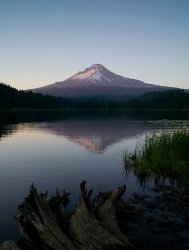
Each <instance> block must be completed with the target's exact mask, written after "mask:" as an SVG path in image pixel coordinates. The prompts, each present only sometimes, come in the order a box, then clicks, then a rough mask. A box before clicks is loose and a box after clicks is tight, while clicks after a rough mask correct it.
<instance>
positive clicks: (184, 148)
mask: <svg viewBox="0 0 189 250" xmlns="http://www.w3.org/2000/svg"><path fill="white" fill-rule="evenodd" d="M123 159H124V166H125V169H126V171H127V172H128V171H130V170H131V169H133V170H134V172H135V174H136V175H137V176H139V177H150V176H156V177H165V178H173V179H177V180H179V181H181V182H184V183H189V130H182V131H173V132H162V133H161V134H156V133H155V134H153V135H151V136H146V138H145V140H144V143H140V144H138V145H137V147H136V149H135V151H134V153H125V154H124V156H123Z"/></svg>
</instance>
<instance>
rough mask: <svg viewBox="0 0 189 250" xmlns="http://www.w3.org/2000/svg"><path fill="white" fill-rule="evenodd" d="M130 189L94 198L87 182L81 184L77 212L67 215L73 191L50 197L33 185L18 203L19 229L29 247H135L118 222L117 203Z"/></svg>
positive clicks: (81, 249)
mask: <svg viewBox="0 0 189 250" xmlns="http://www.w3.org/2000/svg"><path fill="white" fill-rule="evenodd" d="M125 190H126V187H125V186H122V187H120V188H118V190H117V191H115V192H108V193H99V194H98V195H97V197H96V198H95V199H94V200H92V199H91V194H92V190H89V191H88V190H87V189H86V182H85V181H82V182H81V184H80V197H79V201H78V203H77V205H76V208H75V211H73V213H72V214H70V216H67V215H65V208H66V206H67V204H68V201H69V196H70V193H66V192H65V190H64V191H63V193H62V194H61V193H60V192H59V191H58V190H57V192H56V195H55V196H52V197H51V198H48V194H47V192H46V193H41V194H40V193H38V192H37V189H36V188H35V187H34V185H33V184H32V186H31V188H30V193H29V195H28V197H26V198H25V200H24V202H23V204H21V205H19V206H18V210H19V212H20V214H19V215H18V216H17V217H16V218H15V219H16V224H17V228H18V230H19V232H20V234H21V237H22V240H23V241H24V244H25V245H27V249H40V250H41V249H44V250H48V249H49V250H50V249H57V250H95V249H96V250H105V249H106V250H111V249H114V250H116V249H127V248H130V247H131V243H130V242H129V241H128V239H127V238H126V236H125V235H123V234H122V233H121V231H120V229H119V227H118V225H117V221H116V216H115V206H116V202H117V201H118V200H119V199H120V198H121V196H122V195H123V194H124V192H125Z"/></svg>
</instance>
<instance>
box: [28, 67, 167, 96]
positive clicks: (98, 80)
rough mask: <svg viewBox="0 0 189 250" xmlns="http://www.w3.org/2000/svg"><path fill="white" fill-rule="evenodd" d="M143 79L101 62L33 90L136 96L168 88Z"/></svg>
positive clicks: (88, 94) (47, 92) (55, 93)
mask: <svg viewBox="0 0 189 250" xmlns="http://www.w3.org/2000/svg"><path fill="white" fill-rule="evenodd" d="M168 89H171V88H170V87H163V86H159V85H154V84H148V83H144V82H143V81H140V80H136V79H131V78H127V77H123V76H120V75H117V74H115V73H113V72H111V71H110V70H108V69H106V68H105V67H104V66H103V65H101V64H93V65H92V66H91V67H89V68H86V69H85V70H84V71H80V72H78V73H77V74H75V75H73V76H71V77H70V78H68V79H67V80H65V81H62V82H56V83H54V84H50V85H47V86H44V87H41V88H35V89H31V91H32V92H35V93H42V94H49V95H54V96H64V97H77V96H85V97H86V96H87V97H90V96H120V95H122V96H123V95H124V96H125V95H127V96H135V95H141V94H144V93H147V92H151V91H157V90H168Z"/></svg>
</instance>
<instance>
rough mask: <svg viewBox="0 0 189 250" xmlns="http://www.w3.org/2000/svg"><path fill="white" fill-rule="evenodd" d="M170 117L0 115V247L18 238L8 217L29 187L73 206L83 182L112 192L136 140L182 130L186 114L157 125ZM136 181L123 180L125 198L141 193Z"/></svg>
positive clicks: (134, 114)
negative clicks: (63, 195) (62, 195)
mask: <svg viewBox="0 0 189 250" xmlns="http://www.w3.org/2000/svg"><path fill="white" fill-rule="evenodd" d="M155 115H157V116H155ZM169 115H170V116H171V117H172V118H173V116H172V115H173V114H172V113H171V114H169V113H167V116H166V115H164V114H162V116H160V113H158V114H155V113H154V112H152V113H151V112H146V113H145V114H142V113H141V112H130V111H127V112H125V111H124V112H123V111H122V112H115V111H114V112H113V111H111V112H104V111H98V112H95V111H92V112H91V111H90V112H89V111H87V112H83V111H82V112H78V111H75V112H70V111H69V112H60V111H57V112H56V111H38V112H24V111H23V112H0V124H1V125H0V177H1V178H0V200H1V201H3V203H2V204H3V206H1V210H0V242H1V241H3V240H6V239H8V238H10V239H17V237H18V235H17V233H16V232H17V230H16V228H15V222H14V220H13V219H12V218H13V216H14V215H16V214H17V211H16V207H17V205H18V204H19V203H21V202H22V200H23V199H24V196H25V195H26V194H27V192H28V188H29V186H30V185H31V183H35V184H36V186H37V187H38V188H39V190H41V191H45V190H47V189H48V190H49V192H50V193H54V190H55V189H56V187H58V188H60V189H62V188H66V190H68V191H69V192H71V193H72V196H71V198H72V201H73V200H78V191H79V186H78V185H79V183H80V181H81V180H82V179H86V180H87V181H88V183H89V186H90V188H93V189H94V190H96V191H108V190H115V189H116V188H117V187H118V186H119V185H120V184H123V183H125V178H124V176H122V175H121V173H122V172H123V160H122V152H123V150H125V149H126V148H127V147H128V148H129V147H133V148H135V145H136V141H137V139H138V138H137V137H139V136H141V135H142V134H144V133H145V132H149V131H153V130H154V129H156V130H159V129H163V128H164V129H165V128H166V129H171V128H177V127H183V126H187V124H188V121H186V120H187V119H186V117H187V112H186V113H184V114H182V117H183V118H184V119H185V121H176V120H175V119H177V120H178V119H179V118H178V117H179V116H181V114H179V115H178V116H177V115H176V117H174V120H172V119H171V118H170V120H161V119H162V118H163V119H165V118H166V119H169ZM79 145H81V146H79ZM86 149H87V150H86ZM91 152H94V153H91ZM136 181H137V180H136V178H135V176H129V177H128V178H127V179H126V182H127V183H126V184H127V193H126V195H127V197H129V195H131V194H132V193H134V192H140V189H139V187H138V186H137V185H136Z"/></svg>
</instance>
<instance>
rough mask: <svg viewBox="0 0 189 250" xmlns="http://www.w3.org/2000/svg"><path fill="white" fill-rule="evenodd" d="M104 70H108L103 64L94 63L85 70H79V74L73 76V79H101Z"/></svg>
mask: <svg viewBox="0 0 189 250" xmlns="http://www.w3.org/2000/svg"><path fill="white" fill-rule="evenodd" d="M103 71H106V68H105V67H104V66H103V65H102V64H93V65H92V66H91V67H89V68H86V69H85V70H84V71H79V72H78V73H77V74H75V75H74V76H72V77H71V78H69V79H71V80H79V81H83V80H87V81H92V82H93V81H99V80H100V79H101V78H103Z"/></svg>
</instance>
